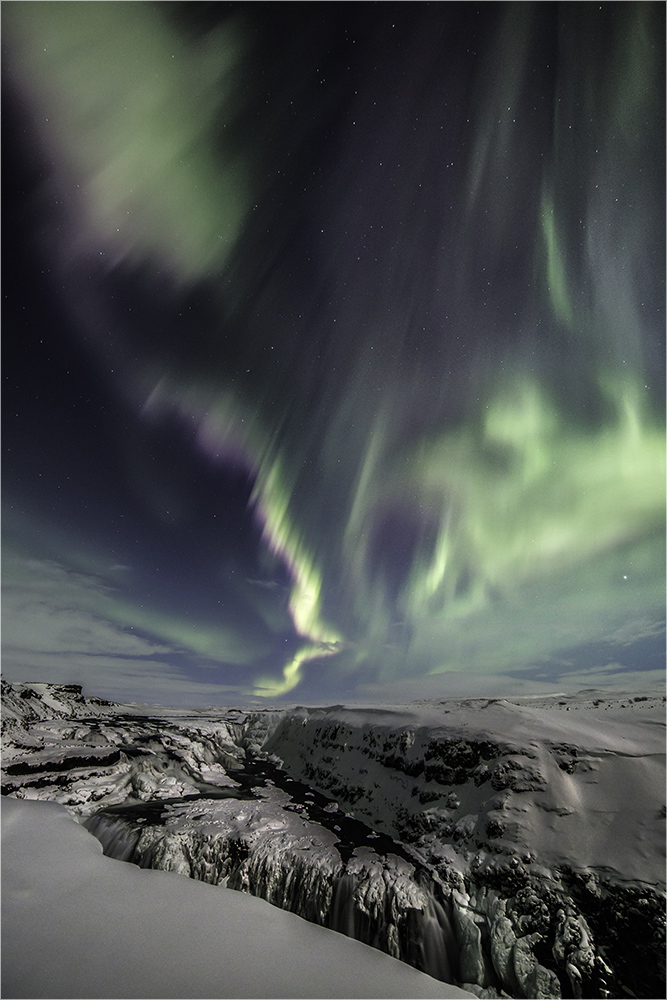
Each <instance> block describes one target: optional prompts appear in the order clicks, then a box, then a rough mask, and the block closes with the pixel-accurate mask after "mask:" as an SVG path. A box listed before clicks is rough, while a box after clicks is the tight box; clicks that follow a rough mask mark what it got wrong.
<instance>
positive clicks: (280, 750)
mask: <svg viewBox="0 0 667 1000" xmlns="http://www.w3.org/2000/svg"><path fill="white" fill-rule="evenodd" d="M44 687H46V688H48V686H45V685H42V686H41V687H40V689H37V686H30V685H22V686H19V685H14V686H11V688H7V690H6V703H7V704H8V706H9V709H10V711H9V712H8V713H7V715H6V717H5V719H4V720H3V724H4V726H5V736H4V761H3V764H4V772H5V774H4V778H3V791H4V792H5V793H9V794H11V795H13V796H16V797H27V798H46V799H55V800H56V801H59V802H62V803H63V804H65V805H66V806H67V807H68V808H69V809H70V811H71V812H72V813H73V814H75V815H76V816H77V817H78V818H79V819H80V821H81V822H83V823H85V824H86V826H87V827H88V829H89V830H91V832H94V833H95V835H96V836H97V837H98V838H99V839H100V841H101V842H102V843H103V845H104V848H105V853H107V854H110V855H112V856H114V857H116V858H123V859H126V860H131V861H134V862H135V864H139V865H141V866H143V867H146V868H160V869H165V870H170V871H172V872H177V873H179V874H184V875H189V876H191V877H192V878H195V879H198V880H201V881H205V882H209V883H212V884H215V885H218V886H227V887H229V888H235V889H241V890H244V891H246V892H249V893H252V894H254V895H258V896H261V897H263V898H264V899H266V900H268V901H270V902H272V903H274V904H275V905H276V906H280V907H282V908H284V909H288V910H292V911H293V912H296V913H298V914H300V915H301V916H304V917H306V918H307V919H309V920H310V921H312V922H313V923H316V924H320V925H321V926H322V927H328V928H333V929H336V930H339V931H342V932H344V933H346V934H349V935H350V936H354V937H357V938H358V939H359V940H361V941H363V942H365V943H367V944H372V945H374V946H375V947H376V948H380V949H381V950H383V951H386V952H387V953H388V954H390V955H392V956H394V957H396V958H401V959H402V960H403V961H405V962H408V963H410V964H411V965H413V966H415V967H416V968H418V969H420V970H422V971H425V972H428V973H429V974H430V975H432V976H435V977H437V978H439V979H441V980H443V981H447V982H456V983H457V984H458V985H463V986H464V987H465V988H466V989H469V990H470V991H471V992H473V993H474V994H476V995H478V996H489V997H494V996H500V995H509V996H515V997H561V996H563V997H567V996H571V997H603V996H625V995H633V994H634V995H635V996H639V997H641V996H646V997H649V996H651V997H652V996H655V995H662V993H663V991H664V928H665V919H664V874H665V870H664V845H665V840H664V799H665V778H664V749H665V745H664V721H665V707H664V699H663V697H662V696H661V695H655V694H653V695H652V694H649V693H647V694H646V695H635V696H633V697H613V698H610V697H609V696H607V695H603V694H600V693H597V694H596V693H593V692H585V693H583V694H582V695H581V696H579V697H569V698H552V699H545V700H543V701H536V700H535V699H531V700H524V701H521V700H516V701H515V702H509V701H498V700H496V701H488V700H487V701H485V700H472V701H447V702H441V703H425V704H421V705H411V706H409V707H396V706H385V707H378V708H375V709H369V708H363V709H360V708H357V709H352V708H343V707H340V706H339V707H335V708H326V709H324V708H323V709H312V708H311V709H305V708H300V709H293V710H289V711H288V710H285V711H269V712H264V713H262V712H260V713H252V714H247V713H244V712H242V711H240V710H225V711H220V710H215V711H204V710H202V711H198V712H192V711H184V710H174V709H158V708H155V709H147V708H145V707H138V706H120V705H105V704H103V703H99V702H97V701H94V702H93V703H92V704H90V705H89V704H88V703H87V700H86V699H85V698H83V697H82V695H81V693H80V692H76V691H72V692H71V693H69V694H68V693H67V692H64V693H63V691H62V690H60V689H59V690H58V691H50V690H47V691H43V690H41V688H44ZM49 711H51V713H52V714H51V717H49ZM271 995H274V994H271ZM318 995H319V994H318ZM322 995H324V994H322ZM387 995H389V994H387ZM415 995H416V994H415Z"/></svg>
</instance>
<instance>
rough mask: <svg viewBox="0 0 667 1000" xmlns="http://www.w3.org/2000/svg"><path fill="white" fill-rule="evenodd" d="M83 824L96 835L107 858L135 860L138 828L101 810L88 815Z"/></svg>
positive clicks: (139, 831) (138, 834)
mask: <svg viewBox="0 0 667 1000" xmlns="http://www.w3.org/2000/svg"><path fill="white" fill-rule="evenodd" d="M83 825H84V827H85V828H86V830H88V832H89V833H92V835H93V836H94V837H97V839H98V840H99V842H100V843H101V845H102V850H103V852H104V854H106V856H107V857H108V858H115V859H116V860H117V861H130V862H134V861H135V858H136V856H137V843H138V840H139V836H140V834H141V830H140V829H138V828H137V827H134V828H133V827H131V826H129V825H128V824H127V823H124V822H123V821H122V820H119V819H117V818H116V817H115V816H110V815H109V814H108V813H103V812H99V813H96V814H95V815H94V816H90V817H89V818H88V819H87V820H86V821H85V822H84V824H83Z"/></svg>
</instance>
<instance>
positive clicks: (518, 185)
mask: <svg viewBox="0 0 667 1000" xmlns="http://www.w3.org/2000/svg"><path fill="white" fill-rule="evenodd" d="M664 28H665V26H664V5H661V4H654V3H614V4H583V3H571V4H551V3H540V4H532V3H523V4H510V3H501V4H479V5H474V4H465V3H464V4H450V3H442V4H439V3H436V4H422V3H409V4H408V3H397V4H394V3H387V4H369V3H360V4H348V3H342V4H338V3H321V4H289V3H273V4H263V3H258V4H243V3H238V4H236V3H231V4H224V5H219V4H217V3H208V4H207V3H203V4H200V3H169V4H167V3H157V4H151V3H132V4H128V3H115V2H111V3H86V2H84V3H76V4H73V3H60V2H56V3H41V2H37V3H23V2H17V3H12V4H5V5H4V7H3V71H4V88H3V100H4V105H5V107H4V113H3V130H4V139H5V141H4V151H5V157H4V189H3V207H4V239H5V254H4V255H3V270H4V286H3V288H4V292H3V319H4V322H3V333H4V338H3V343H4V353H5V384H4V394H3V410H4V420H3V436H4V470H3V471H4V482H3V511H4V516H3V531H4V538H5V541H4V560H3V562H4V568H3V582H4V588H5V596H4V600H3V659H4V668H3V669H4V671H5V676H6V677H7V679H9V680H51V681H63V682H65V681H72V682H77V683H82V684H83V685H84V687H85V689H86V691H87V692H89V693H91V694H98V695H101V696H106V697H111V698H115V699H118V700H139V701H148V702H163V703H187V704H214V703H216V702H218V703H221V704H232V703H252V702H253V701H255V702H260V703H267V702H275V701H280V699H285V700H288V701H292V702H294V701H297V702H314V701H318V700H319V701H324V700H329V701H333V700H336V701H343V700H348V701H349V700H352V699H357V698H358V699H366V700H373V699H378V700H382V699H385V700H387V699H389V700H391V699H392V698H396V699H402V700H406V699H407V700H409V699H410V698H417V697H446V696H447V695H448V694H450V693H452V694H455V695H459V694H464V695H465V694H482V695H484V694H489V695H494V694H498V693H503V692H505V691H510V690H511V691H525V692H530V691H535V692H538V691H547V690H549V691H553V690H572V689H574V690H577V689H578V688H582V687H593V686H600V685H601V686H604V685H615V686H623V687H625V688H629V689H632V688H633V687H641V686H642V685H645V684H648V683H650V682H652V681H655V680H661V679H662V678H663V677H664V597H665V572H664V553H665V541H664V525H665V421H664V413H665V398H664V333H665V310H664V305H665V299H664V279H665V238H664V237H665V234H664V218H665V162H664V160H665V127H664V125H665V122H664V117H665V115H664V108H665V67H664V40H665V31H664Z"/></svg>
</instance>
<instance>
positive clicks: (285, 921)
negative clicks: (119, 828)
mask: <svg viewBox="0 0 667 1000" xmlns="http://www.w3.org/2000/svg"><path fill="white" fill-rule="evenodd" d="M2 880H3V894H2V919H3V949H2V979H3V981H2V995H3V997H5V998H6V1000H9V998H19V997H41V998H50V997H67V998H79V997H82V998H83V997H87V998H102V997H114V998H126V1000H129V998H134V997H137V998H139V997H146V998H169V997H180V998H187V997H193V998H194V997H198V998H204V997H215V998H219V1000H220V998H225V997H237V998H241V997H244V998H245V997H257V998H262V997H276V998H278V997H293V998H297V997H311V998H325V997H339V998H345V997H348V998H353V997H355V998H356V997H369V998H370V997H404V998H406V997H414V998H417V997H434V998H436V997H437V998H441V1000H443V998H444V1000H446V998H449V997H471V996H472V994H470V993H467V992H465V991H464V990H460V989H457V988H456V987H455V986H450V985H447V984H445V983H442V982H439V981H437V980H435V979H432V978H431V977H430V976H426V975H424V974H423V973H420V972H417V971H416V970H415V969H411V968H410V967H408V966H406V965H404V964H403V963H401V962H398V961H396V960H395V959H392V958H390V957H389V956H387V955H384V954H382V953H381V952H379V951H376V950H375V949H373V948H369V947H367V946H366V945H363V944H361V943H360V942H358V941H354V940H352V939H350V938H347V937H344V936H342V935H340V934H336V933H335V932H333V931H329V930H325V929H324V928H322V927H318V926H316V925H314V924H310V923H307V922H306V921H304V920H302V919H300V918H299V917H297V916H295V915H294V914H291V913H286V912H284V911H281V910H278V909H276V908H275V907H273V906H270V905H269V904H267V903H265V902H264V901H263V900H261V899H257V898H255V897H253V896H249V895H246V894H244V893H239V892H233V891H232V890H228V889H225V888H222V887H214V886H210V885H207V884H205V883H200V882H194V881H191V880H190V879H184V878H181V877H180V876H178V875H175V874H173V873H171V872H162V871H153V870H143V869H139V868H136V867H134V866H131V865H125V864H123V863H121V862H118V861H113V860H111V859H109V858H106V857H104V856H103V855H102V853H101V846H100V844H99V843H98V842H97V841H96V840H95V839H94V838H93V837H91V836H90V834H88V833H87V832H86V831H85V830H84V829H83V828H82V827H80V826H79V825H78V824H77V823H76V822H75V821H74V820H72V819H71V818H70V817H69V815H68V813H67V812H66V810H65V809H64V808H63V807H62V806H60V805H57V804H55V803H49V802H36V801H17V800H13V799H9V798H4V799H3V802H2Z"/></svg>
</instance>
